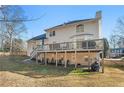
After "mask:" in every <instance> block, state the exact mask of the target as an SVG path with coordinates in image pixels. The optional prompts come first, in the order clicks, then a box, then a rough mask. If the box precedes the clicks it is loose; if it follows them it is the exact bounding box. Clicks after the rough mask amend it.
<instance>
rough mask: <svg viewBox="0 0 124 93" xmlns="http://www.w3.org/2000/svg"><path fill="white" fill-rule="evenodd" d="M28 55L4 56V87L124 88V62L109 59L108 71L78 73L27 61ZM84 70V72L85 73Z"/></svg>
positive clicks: (0, 82) (0, 63)
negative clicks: (25, 61) (26, 56)
mask: <svg viewBox="0 0 124 93" xmlns="http://www.w3.org/2000/svg"><path fill="white" fill-rule="evenodd" d="M23 59H24V57H21V58H20V57H14V58H13V57H12V58H11V57H9V58H8V57H6V58H0V86H1V87H3V86H5V87H8V86H10V87H40V86H50V87H54V86H57V87H66V86H67V87H82V86H84V87H95V86H97V87H101V86H105V87H109V86H110V87H111V86H123V87H124V65H123V63H122V64H121V63H119V64H118V63H117V64H115V63H113V62H109V63H108V61H107V63H106V66H105V73H104V74H102V73H92V72H89V73H84V74H74V73H72V72H73V69H72V68H68V69H64V68H63V67H57V68H56V67H55V66H47V67H46V68H45V67H44V66H43V65H38V64H33V63H32V64H29V63H28V64H27V63H22V62H21V61H22V60H23ZM82 73H83V72H82Z"/></svg>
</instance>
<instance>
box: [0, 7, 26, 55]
mask: <svg viewBox="0 0 124 93" xmlns="http://www.w3.org/2000/svg"><path fill="white" fill-rule="evenodd" d="M3 7H4V8H2V9H1V15H2V18H1V19H2V20H4V21H3V22H1V24H2V26H4V27H1V28H3V29H2V32H4V33H2V35H4V37H5V38H6V40H7V41H8V40H9V51H10V53H12V50H13V40H14V39H15V38H18V37H19V36H20V35H21V34H22V33H24V32H26V27H25V25H24V23H23V22H22V21H18V20H22V19H26V17H25V16H24V11H23V10H22V9H21V7H19V6H3ZM8 20H14V21H8Z"/></svg>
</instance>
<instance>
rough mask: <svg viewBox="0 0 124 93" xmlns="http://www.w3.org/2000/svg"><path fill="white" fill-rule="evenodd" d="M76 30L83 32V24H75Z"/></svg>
mask: <svg viewBox="0 0 124 93" xmlns="http://www.w3.org/2000/svg"><path fill="white" fill-rule="evenodd" d="M76 32H84V25H83V24H79V25H77V26H76Z"/></svg>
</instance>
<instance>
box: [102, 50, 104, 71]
mask: <svg viewBox="0 0 124 93" xmlns="http://www.w3.org/2000/svg"><path fill="white" fill-rule="evenodd" d="M102 73H104V51H102Z"/></svg>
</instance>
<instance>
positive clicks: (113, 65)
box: [105, 61, 124, 71]
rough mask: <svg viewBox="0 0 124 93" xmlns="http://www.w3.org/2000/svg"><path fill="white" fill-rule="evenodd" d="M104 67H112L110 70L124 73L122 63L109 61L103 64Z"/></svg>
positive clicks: (123, 64)
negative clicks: (118, 70) (115, 69)
mask: <svg viewBox="0 0 124 93" xmlns="http://www.w3.org/2000/svg"><path fill="white" fill-rule="evenodd" d="M105 66H107V67H112V68H117V69H120V70H122V71H124V61H119V62H118V61H117V62H116V61H110V62H105Z"/></svg>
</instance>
